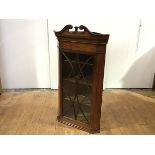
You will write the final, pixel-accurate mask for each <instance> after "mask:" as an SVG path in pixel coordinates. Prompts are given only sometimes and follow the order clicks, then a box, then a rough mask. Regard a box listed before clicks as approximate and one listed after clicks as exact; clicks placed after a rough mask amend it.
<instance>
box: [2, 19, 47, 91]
mask: <svg viewBox="0 0 155 155" xmlns="http://www.w3.org/2000/svg"><path fill="white" fill-rule="evenodd" d="M0 76H1V81H2V87H3V88H7V89H9V88H50V73H49V54H48V35H47V20H40V19H38V20H37V19H36V20H31V19H24V20H22V19H18V20H15V19H12V20H11V19H7V20H0Z"/></svg>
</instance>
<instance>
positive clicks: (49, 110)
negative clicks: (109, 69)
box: [0, 89, 155, 135]
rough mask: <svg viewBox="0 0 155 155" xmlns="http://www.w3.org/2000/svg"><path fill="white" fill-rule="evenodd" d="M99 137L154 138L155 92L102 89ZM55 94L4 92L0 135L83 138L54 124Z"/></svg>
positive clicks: (82, 133) (1, 98)
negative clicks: (142, 136)
mask: <svg viewBox="0 0 155 155" xmlns="http://www.w3.org/2000/svg"><path fill="white" fill-rule="evenodd" d="M102 97H103V103H104V104H102V112H101V129H100V133H98V134H100V135H154V134H155V92H154V91H151V90H133V89H132V90H105V91H104V93H103V96H102ZM57 110H58V91H51V90H50V89H49V90H48V89H47V90H20V91H6V92H5V91H4V90H3V93H2V95H1V96H0V134H1V135H10V134H11V135H21V134H22V135H87V134H88V133H87V132H85V131H81V130H78V129H75V128H73V127H71V126H67V125H64V124H62V123H59V122H57V121H56V115H57Z"/></svg>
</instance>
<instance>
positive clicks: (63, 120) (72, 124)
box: [57, 116, 100, 134]
mask: <svg viewBox="0 0 155 155" xmlns="http://www.w3.org/2000/svg"><path fill="white" fill-rule="evenodd" d="M57 120H58V122H60V123H63V124H65V125H68V126H70V127H73V128H76V129H79V130H82V131H86V132H88V133H91V134H95V133H99V132H100V130H93V129H92V128H91V127H89V126H88V125H86V124H84V123H81V122H79V121H77V120H73V119H71V118H68V117H65V116H58V117H57Z"/></svg>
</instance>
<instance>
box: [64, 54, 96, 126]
mask: <svg viewBox="0 0 155 155" xmlns="http://www.w3.org/2000/svg"><path fill="white" fill-rule="evenodd" d="M62 55H63V56H62V77H63V78H62V81H63V82H62V87H63V115H64V116H67V117H70V118H72V119H75V120H79V121H82V122H84V123H87V124H89V122H90V106H91V86H92V72H93V65H94V56H93V55H87V54H79V53H68V52H62Z"/></svg>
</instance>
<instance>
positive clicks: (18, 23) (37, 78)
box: [0, 14, 155, 89]
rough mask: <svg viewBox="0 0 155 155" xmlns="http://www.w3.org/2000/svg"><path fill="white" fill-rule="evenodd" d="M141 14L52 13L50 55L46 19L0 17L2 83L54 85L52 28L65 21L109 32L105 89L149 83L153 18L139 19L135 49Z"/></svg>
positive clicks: (55, 66)
mask: <svg viewBox="0 0 155 155" xmlns="http://www.w3.org/2000/svg"><path fill="white" fill-rule="evenodd" d="M92 19H95V24H94V22H93V20H92ZM102 19H103V20H102ZM139 19H140V18H127V17H121V16H108V15H104V16H103V15H98V14H94V15H93V16H88V14H84V15H83V16H82V18H81V16H80V15H76V18H73V16H63V18H61V17H59V15H57V16H54V15H53V17H52V18H50V19H49V20H48V31H49V48H50V60H49V55H48V36H47V23H46V20H1V21H0V74H1V80H2V85H3V88H49V87H51V88H52V89H57V88H58V51H57V40H56V37H55V35H54V33H53V30H57V31H59V30H61V29H62V28H63V27H64V26H65V25H66V24H72V25H73V26H76V25H77V26H78V25H81V24H83V25H86V26H87V27H88V28H89V29H90V30H92V31H96V32H100V33H103V34H104V33H108V34H110V38H109V42H108V45H107V55H106V67H105V78H104V88H151V87H152V81H153V74H154V73H155V64H154V62H155V61H154V58H155V54H154V53H155V47H154V40H155V38H154V36H155V30H154V27H155V22H153V21H152V20H151V19H149V18H144V17H143V18H142V19H141V20H142V27H141V33H140V38H139V46H138V49H137V34H138V28H139ZM49 61H50V62H49ZM49 70H50V72H51V74H50V72H49ZM50 80H51V85H50Z"/></svg>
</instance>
